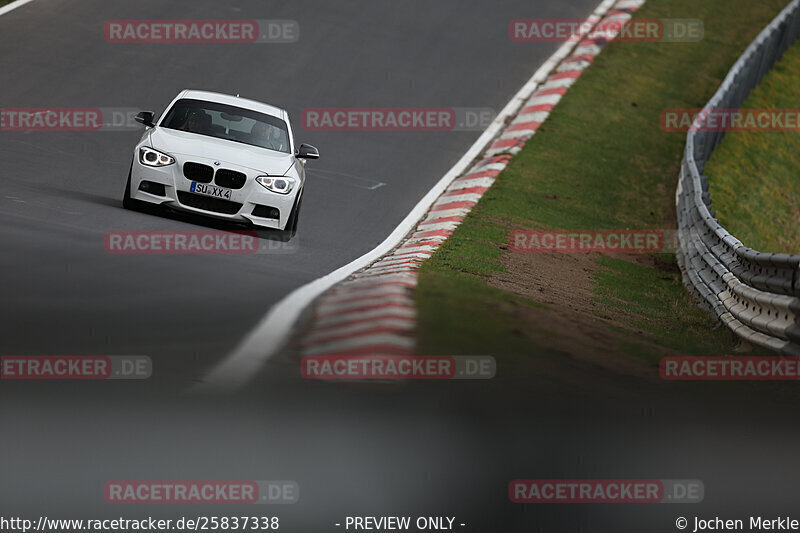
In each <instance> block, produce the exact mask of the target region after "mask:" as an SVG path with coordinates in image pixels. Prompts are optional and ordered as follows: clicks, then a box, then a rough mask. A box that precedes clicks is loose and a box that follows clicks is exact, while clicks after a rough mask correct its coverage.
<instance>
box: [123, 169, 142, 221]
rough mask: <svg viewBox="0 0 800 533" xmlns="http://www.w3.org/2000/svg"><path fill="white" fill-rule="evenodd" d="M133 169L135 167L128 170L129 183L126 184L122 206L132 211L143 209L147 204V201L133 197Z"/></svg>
mask: <svg viewBox="0 0 800 533" xmlns="http://www.w3.org/2000/svg"><path fill="white" fill-rule="evenodd" d="M132 171H133V167H131V170H129V171H128V183H127V184H126V185H125V194H124V196H123V197H122V207H124V208H125V209H130V210H131V211H143V210H144V208H145V207H146V206H147V202H142V201H141V200H135V199H133V198H131V173H132Z"/></svg>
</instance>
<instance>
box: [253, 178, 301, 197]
mask: <svg viewBox="0 0 800 533" xmlns="http://www.w3.org/2000/svg"><path fill="white" fill-rule="evenodd" d="M256 181H257V182H258V183H259V184H260V185H261V186H263V187H265V188H266V189H267V190H269V191H272V192H276V193H278V194H289V193H290V192H292V189H294V178H289V177H287V176H281V177H273V176H259V177H257V178H256Z"/></svg>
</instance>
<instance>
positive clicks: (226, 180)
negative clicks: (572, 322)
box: [214, 168, 247, 189]
mask: <svg viewBox="0 0 800 533" xmlns="http://www.w3.org/2000/svg"><path fill="white" fill-rule="evenodd" d="M245 180H247V176H246V175H244V174H242V173H241V172H236V171H235V170H228V169H226V168H221V169H219V170H217V175H216V176H214V183H216V184H217V185H219V186H220V187H227V188H228V189H241V188H242V187H244V182H245Z"/></svg>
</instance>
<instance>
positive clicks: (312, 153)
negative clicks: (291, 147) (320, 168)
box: [296, 144, 319, 159]
mask: <svg viewBox="0 0 800 533" xmlns="http://www.w3.org/2000/svg"><path fill="white" fill-rule="evenodd" d="M296 157H297V159H319V150H317V149H316V148H314V147H313V146H311V145H310V144H301V145H300V148H299V149H298V150H297V156H296Z"/></svg>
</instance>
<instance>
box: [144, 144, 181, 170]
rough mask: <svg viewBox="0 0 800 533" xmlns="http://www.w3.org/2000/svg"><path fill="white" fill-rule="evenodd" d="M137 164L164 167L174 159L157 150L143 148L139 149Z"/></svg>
mask: <svg viewBox="0 0 800 533" xmlns="http://www.w3.org/2000/svg"><path fill="white" fill-rule="evenodd" d="M139 162H140V163H141V164H143V165H147V166H148V167H165V166H167V165H171V164H173V163H174V162H175V158H174V157H172V156H169V155H167V154H165V153H163V152H159V151H158V150H153V149H152V148H147V147H146V146H143V147H141V148H139Z"/></svg>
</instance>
